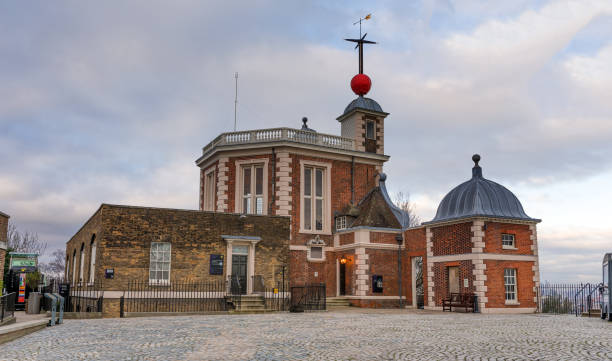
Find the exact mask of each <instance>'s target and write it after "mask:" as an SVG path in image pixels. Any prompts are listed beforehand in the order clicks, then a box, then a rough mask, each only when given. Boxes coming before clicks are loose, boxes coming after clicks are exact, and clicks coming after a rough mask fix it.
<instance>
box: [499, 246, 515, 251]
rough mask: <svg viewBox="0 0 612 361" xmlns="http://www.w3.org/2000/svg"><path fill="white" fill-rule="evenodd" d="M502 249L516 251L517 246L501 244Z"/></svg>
mask: <svg viewBox="0 0 612 361" xmlns="http://www.w3.org/2000/svg"><path fill="white" fill-rule="evenodd" d="M502 249H508V250H511V251H517V250H518V248H516V247H510V246H502Z"/></svg>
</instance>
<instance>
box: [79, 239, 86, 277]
mask: <svg viewBox="0 0 612 361" xmlns="http://www.w3.org/2000/svg"><path fill="white" fill-rule="evenodd" d="M80 258H81V259H80V261H81V263H79V266H80V267H79V283H82V282H83V267H84V266H85V243H81V257H80Z"/></svg>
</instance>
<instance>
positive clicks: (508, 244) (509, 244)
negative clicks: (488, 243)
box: [502, 233, 516, 249]
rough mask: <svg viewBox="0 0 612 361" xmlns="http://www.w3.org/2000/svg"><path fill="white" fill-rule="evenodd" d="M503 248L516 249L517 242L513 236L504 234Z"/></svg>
mask: <svg viewBox="0 0 612 361" xmlns="http://www.w3.org/2000/svg"><path fill="white" fill-rule="evenodd" d="M502 248H505V249H516V242H515V241H514V235H513V234H507V233H503V234H502Z"/></svg>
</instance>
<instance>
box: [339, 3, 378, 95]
mask: <svg viewBox="0 0 612 361" xmlns="http://www.w3.org/2000/svg"><path fill="white" fill-rule="evenodd" d="M371 17H372V14H368V15H366V16H365V17H364V18H360V19H359V21H356V22H354V23H353V25H357V24H359V39H344V40H346V41H350V42H353V43H357V45H355V49H357V48H359V74H357V75H355V76H354V77H353V79H352V80H351V89H353V91H354V92H355V94H357V95H359V96H363V95H365V94H367V93H368V92H369V91H370V87H371V86H372V81H371V80H370V77H368V76H367V75H365V74H364V73H363V44H376V42H374V41H369V40H365V37H366V35H368V33H365V34H363V36H361V22H362V21H363V20H369V19H370V18H371Z"/></svg>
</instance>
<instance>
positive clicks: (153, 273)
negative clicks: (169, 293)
mask: <svg viewBox="0 0 612 361" xmlns="http://www.w3.org/2000/svg"><path fill="white" fill-rule="evenodd" d="M149 279H151V280H154V279H155V271H150V272H149Z"/></svg>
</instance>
